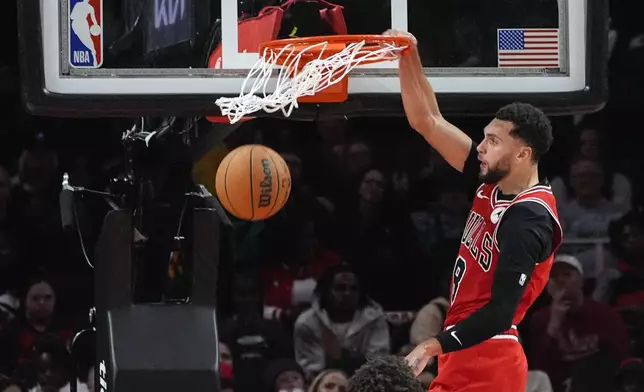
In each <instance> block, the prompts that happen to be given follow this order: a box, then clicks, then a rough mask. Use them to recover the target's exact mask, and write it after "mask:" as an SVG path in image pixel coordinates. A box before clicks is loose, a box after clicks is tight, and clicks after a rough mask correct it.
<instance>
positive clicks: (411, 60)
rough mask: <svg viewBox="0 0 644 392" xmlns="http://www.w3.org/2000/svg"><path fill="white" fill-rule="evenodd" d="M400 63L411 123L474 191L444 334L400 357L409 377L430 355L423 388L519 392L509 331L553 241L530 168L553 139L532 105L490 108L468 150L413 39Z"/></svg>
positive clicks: (554, 223) (521, 364) (556, 232)
mask: <svg viewBox="0 0 644 392" xmlns="http://www.w3.org/2000/svg"><path fill="white" fill-rule="evenodd" d="M385 34H387V35H402V36H408V37H410V39H411V40H412V43H413V45H412V46H413V48H412V51H411V53H410V54H409V55H407V56H403V57H402V58H401V59H400V84H401V90H402V100H403V104H404V108H405V114H406V115H407V119H408V120H409V123H410V124H411V126H412V127H413V128H414V129H415V130H416V131H417V132H418V133H420V134H421V135H422V136H423V137H424V138H425V139H426V140H427V141H428V142H429V144H431V145H432V146H433V147H434V148H435V149H436V150H437V151H438V152H439V153H440V154H441V155H442V156H443V158H445V160H446V161H447V162H448V163H449V164H450V165H451V166H453V167H454V168H455V169H456V170H458V171H460V172H462V173H463V174H465V175H473V176H478V178H479V179H480V181H481V182H482V185H481V186H479V188H478V190H477V191H476V194H475V196H474V202H473V204H472V209H471V211H470V214H469V216H468V219H467V222H466V225H465V230H464V232H463V236H462V239H461V246H460V249H459V253H458V257H457V259H456V262H455V264H454V270H453V275H452V282H451V292H450V308H449V311H448V313H447V317H446V320H445V327H444V330H443V332H441V333H439V334H438V335H437V336H436V337H435V338H432V339H429V340H427V341H425V342H423V343H421V344H419V345H418V346H417V347H416V348H415V349H414V350H413V351H412V352H411V353H410V354H409V355H408V356H407V361H408V363H409V364H410V366H412V369H413V371H414V373H415V374H416V375H418V374H419V373H420V372H421V371H422V370H423V368H424V367H425V366H426V364H427V361H428V360H429V359H430V358H431V357H433V356H436V355H440V356H439V367H438V376H437V377H436V379H435V380H434V381H433V382H432V384H431V386H430V389H429V390H430V391H432V392H492V391H495V392H519V391H525V387H526V378H527V371H528V369H527V363H526V358H525V355H524V353H523V349H522V348H521V345H520V344H519V341H518V333H517V328H516V325H517V324H519V323H520V322H521V320H522V319H523V317H524V315H525V313H526V311H527V310H528V308H529V307H530V305H532V303H533V302H534V300H535V299H536V298H537V297H538V296H539V294H540V293H541V291H542V290H543V288H544V286H545V285H546V283H547V281H548V276H549V273H550V267H551V265H552V261H553V253H554V252H555V251H556V249H557V248H558V246H559V244H560V243H561V241H562V230H561V227H560V225H559V222H558V218H557V208H556V203H555V198H554V196H553V194H552V190H551V189H550V186H549V185H548V184H547V183H545V182H540V181H539V175H538V162H539V158H540V157H541V156H542V155H543V154H545V153H546V152H547V151H548V149H549V148H550V144H551V143H552V128H551V125H550V121H549V120H548V118H547V117H546V116H545V115H544V114H543V112H541V111H540V110H539V109H537V108H535V107H533V106H531V105H528V104H522V103H513V104H510V105H508V106H505V107H503V108H501V109H499V110H498V112H497V113H496V116H495V118H494V119H493V120H492V121H491V122H490V123H489V124H488V125H487V126H486V127H485V129H484V138H483V141H482V142H481V143H480V144H476V143H475V142H473V141H472V139H470V137H469V136H467V135H466V134H465V133H464V132H462V131H461V130H460V129H458V128H457V127H455V126H454V125H452V124H450V123H449V122H448V121H447V120H445V118H443V116H442V115H441V112H440V110H439V107H438V104H437V102H436V95H435V94H434V91H433V90H432V86H431V85H430V84H429V82H428V81H427V78H426V77H425V75H424V74H423V69H422V65H421V62H420V58H419V56H418V51H417V50H416V39H415V38H414V37H413V36H411V35H410V34H409V33H405V32H399V31H388V32H386V33H385Z"/></svg>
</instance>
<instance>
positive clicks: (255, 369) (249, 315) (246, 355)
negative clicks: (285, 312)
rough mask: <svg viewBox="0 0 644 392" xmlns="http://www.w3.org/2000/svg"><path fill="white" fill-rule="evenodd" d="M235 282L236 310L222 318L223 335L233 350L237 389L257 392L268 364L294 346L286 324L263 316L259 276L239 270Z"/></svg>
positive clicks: (221, 330)
mask: <svg viewBox="0 0 644 392" xmlns="http://www.w3.org/2000/svg"><path fill="white" fill-rule="evenodd" d="M232 286H233V287H232V290H233V302H234V305H233V307H234V314H233V316H232V317H230V318H229V319H227V320H224V321H223V322H222V325H221V328H220V335H219V338H220V340H221V341H222V342H224V343H225V344H226V345H227V346H228V347H230V351H231V352H232V362H233V363H234V365H235V392H256V391H258V390H259V389H260V388H261V383H262V374H263V372H264V369H265V367H266V364H267V363H268V362H269V361H271V360H274V359H278V358H284V357H289V356H292V355H293V348H292V344H291V342H290V341H289V339H288V338H287V336H286V335H285V333H284V331H283V330H282V325H281V324H280V323H279V322H278V321H275V320H266V319H264V317H263V316H264V307H263V300H262V292H261V283H260V281H259V276H256V275H255V274H251V273H237V274H235V275H234V277H233V282H232Z"/></svg>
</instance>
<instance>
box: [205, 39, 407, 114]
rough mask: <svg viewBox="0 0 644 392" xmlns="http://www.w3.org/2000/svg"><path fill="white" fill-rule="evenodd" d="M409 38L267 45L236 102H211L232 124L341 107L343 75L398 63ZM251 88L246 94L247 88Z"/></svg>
mask: <svg viewBox="0 0 644 392" xmlns="http://www.w3.org/2000/svg"><path fill="white" fill-rule="evenodd" d="M409 46H410V42H409V39H408V38H407V37H388V36H384V35H331V36H320V37H305V38H291V39H283V40H274V41H268V42H265V43H263V44H262V45H260V48H259V52H260V53H262V56H261V57H260V58H259V60H258V61H257V63H255V65H254V66H253V68H251V70H250V72H249V73H248V76H247V77H246V80H244V83H243V84H242V89H241V90H242V91H241V93H240V95H239V96H238V97H234V98H219V99H218V100H217V101H216V102H215V103H216V104H217V106H219V108H220V109H221V114H222V115H223V116H226V117H228V119H229V121H230V122H231V123H235V122H237V121H239V120H240V119H241V118H242V117H244V116H246V115H248V114H250V113H254V112H257V111H260V110H264V111H265V112H267V113H274V112H276V111H278V110H281V111H282V113H284V116H286V117H289V116H290V115H291V113H292V112H293V109H294V108H297V107H298V102H317V103H331V102H344V101H346V100H347V97H348V93H347V90H348V79H347V76H348V75H349V72H351V71H352V70H353V69H354V68H355V67H357V66H358V65H364V64H373V63H378V62H383V61H392V60H396V59H397V57H398V56H399V55H401V54H405V53H406V49H407V48H409ZM276 66H281V69H280V70H279V73H278V74H277V79H276V81H275V83H276V84H275V87H274V90H273V92H272V93H270V94H269V93H268V92H267V90H268V89H269V83H270V82H271V77H272V76H273V68H274V67H276ZM248 85H250V88H249V89H248V92H245V91H247V87H248Z"/></svg>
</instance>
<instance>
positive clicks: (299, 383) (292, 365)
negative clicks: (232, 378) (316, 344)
mask: <svg viewBox="0 0 644 392" xmlns="http://www.w3.org/2000/svg"><path fill="white" fill-rule="evenodd" d="M304 385H305V382H304V372H303V371H302V368H301V367H300V366H299V365H298V364H297V362H295V361H294V360H293V359H291V358H280V359H276V360H273V361H271V362H270V363H269V364H268V366H266V370H265V371H264V391H265V392H304ZM235 391H237V389H235Z"/></svg>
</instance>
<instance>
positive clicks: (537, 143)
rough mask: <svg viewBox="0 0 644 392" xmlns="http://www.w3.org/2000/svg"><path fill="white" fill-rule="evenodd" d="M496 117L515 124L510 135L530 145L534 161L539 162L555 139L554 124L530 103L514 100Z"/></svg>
mask: <svg viewBox="0 0 644 392" xmlns="http://www.w3.org/2000/svg"><path fill="white" fill-rule="evenodd" d="M494 117H495V118H496V119H498V120H502V121H510V122H511V123H513V124H514V128H513V129H512V131H511V132H510V135H512V136H513V137H516V138H519V139H521V140H523V141H524V142H525V143H526V144H527V145H528V146H530V148H531V149H532V160H533V161H534V162H538V161H539V159H540V158H541V156H542V155H544V154H545V153H547V152H548V150H549V149H550V146H551V145H552V139H553V138H552V124H551V123H550V119H548V116H546V115H545V113H543V112H542V111H541V110H540V109H538V108H536V107H534V106H532V105H530V104H529V103H521V102H514V103H511V104H509V105H506V106H503V107H502V108H501V109H499V110H498V111H497V112H496V115H495V116H494Z"/></svg>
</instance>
